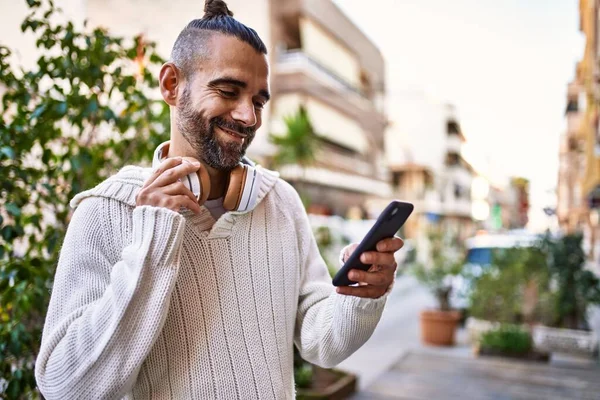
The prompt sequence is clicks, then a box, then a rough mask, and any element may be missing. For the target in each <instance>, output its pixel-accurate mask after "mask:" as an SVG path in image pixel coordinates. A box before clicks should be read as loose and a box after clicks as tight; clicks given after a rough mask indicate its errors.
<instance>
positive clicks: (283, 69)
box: [274, 50, 376, 113]
mask: <svg viewBox="0 0 600 400" xmlns="http://www.w3.org/2000/svg"><path fill="white" fill-rule="evenodd" d="M274 72H275V80H276V84H275V90H277V91H282V92H290V91H299V90H303V91H306V92H308V93H310V94H313V95H315V96H318V97H321V98H322V99H324V100H327V101H329V102H331V98H332V95H335V96H337V97H338V98H339V101H346V102H349V103H350V104H351V105H352V106H354V107H356V108H357V110H356V111H357V112H369V113H372V112H376V111H375V105H374V103H373V102H372V101H371V100H369V99H368V98H367V97H366V96H365V94H364V93H363V91H362V90H361V89H360V88H358V87H356V86H354V85H352V84H351V83H349V82H347V81H346V80H344V79H343V78H341V77H340V76H338V75H336V74H335V73H334V72H333V71H331V70H329V69H328V68H327V67H325V66H324V65H322V64H321V63H319V62H318V61H316V60H314V59H312V58H311V57H309V56H308V55H307V54H306V53H304V52H303V51H302V50H290V51H285V52H282V53H281V54H279V56H278V58H277V62H276V65H275V68H274ZM339 101H338V102H335V103H339ZM349 111H350V112H352V110H349Z"/></svg>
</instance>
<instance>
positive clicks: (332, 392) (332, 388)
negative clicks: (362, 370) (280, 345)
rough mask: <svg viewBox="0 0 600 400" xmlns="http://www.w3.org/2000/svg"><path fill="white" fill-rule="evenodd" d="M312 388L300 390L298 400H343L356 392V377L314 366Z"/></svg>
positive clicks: (347, 373)
mask: <svg viewBox="0 0 600 400" xmlns="http://www.w3.org/2000/svg"><path fill="white" fill-rule="evenodd" d="M313 371H314V375H313V380H312V385H311V387H310V388H306V389H298V390H297V392H296V398H297V399H298V400H317V399H322V400H325V399H327V400H343V399H346V398H348V397H350V395H352V394H353V393H354V392H356V375H354V374H351V373H349V372H345V371H340V370H336V369H324V368H319V367H316V366H313Z"/></svg>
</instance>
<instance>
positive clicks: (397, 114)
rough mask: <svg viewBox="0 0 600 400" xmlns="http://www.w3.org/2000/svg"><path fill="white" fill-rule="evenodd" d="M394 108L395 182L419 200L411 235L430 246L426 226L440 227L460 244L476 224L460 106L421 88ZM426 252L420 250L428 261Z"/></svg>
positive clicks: (389, 151)
mask: <svg viewBox="0 0 600 400" xmlns="http://www.w3.org/2000/svg"><path fill="white" fill-rule="evenodd" d="M389 112H390V115H392V116H393V118H394V121H398V122H394V123H393V124H392V127H391V128H390V129H389V130H388V132H387V134H386V157H387V161H388V165H389V168H390V170H391V173H392V186H393V189H394V190H395V195H396V196H397V197H399V198H401V199H406V200H407V201H410V202H413V203H414V204H415V215H413V216H412V217H411V218H410V219H409V223H408V224H407V226H406V231H405V235H406V237H408V238H412V239H416V241H417V246H418V247H417V249H419V248H421V249H425V248H426V247H423V246H422V245H420V244H422V243H425V242H426V240H425V239H426V234H427V228H428V227H429V226H438V227H441V228H442V229H443V231H444V232H445V233H446V234H447V235H449V237H450V238H451V240H453V241H454V242H455V244H457V245H459V246H460V245H461V244H462V242H463V241H464V239H465V238H467V237H469V236H470V235H472V234H473V233H474V232H475V228H476V224H475V221H474V219H473V211H474V210H473V202H472V198H471V186H472V182H473V179H474V177H475V176H476V173H475V171H474V170H473V168H472V167H471V165H470V164H469V163H468V162H467V161H466V160H465V158H464V157H463V154H462V147H463V144H464V143H465V140H466V139H465V137H464V135H463V133H462V131H461V128H460V123H459V119H458V116H457V114H456V110H455V109H454V107H453V106H451V105H448V104H443V103H440V102H436V101H434V100H432V99H429V98H427V96H425V95H424V94H423V93H421V92H406V93H402V94H399V95H397V96H396V97H395V98H394V103H393V107H391V108H390V110H389ZM486 217H487V216H486ZM419 243H420V244H419ZM422 253H423V252H419V250H417V255H418V257H419V258H420V259H421V260H425V259H424V258H423V257H425V255H424V254H422Z"/></svg>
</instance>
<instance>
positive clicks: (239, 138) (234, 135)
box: [217, 126, 247, 142]
mask: <svg viewBox="0 0 600 400" xmlns="http://www.w3.org/2000/svg"><path fill="white" fill-rule="evenodd" d="M217 128H219V129H220V130H221V131H223V132H224V133H226V134H227V135H228V136H230V137H232V138H234V139H236V140H237V141H241V142H243V141H244V139H246V137H247V136H246V135H243V134H241V133H239V132H234V131H231V130H229V129H227V128H223V127H221V126H217Z"/></svg>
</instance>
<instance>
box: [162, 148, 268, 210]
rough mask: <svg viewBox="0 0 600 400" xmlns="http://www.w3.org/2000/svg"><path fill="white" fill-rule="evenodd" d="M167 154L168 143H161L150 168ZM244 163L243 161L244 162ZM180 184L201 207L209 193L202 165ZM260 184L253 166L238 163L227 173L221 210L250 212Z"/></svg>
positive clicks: (205, 172) (208, 178)
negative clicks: (192, 195)
mask: <svg viewBox="0 0 600 400" xmlns="http://www.w3.org/2000/svg"><path fill="white" fill-rule="evenodd" d="M168 153H169V142H168V141H167V142H164V143H161V144H160V145H159V146H158V147H157V148H156V150H155V151H154V157H153V158H152V168H156V167H158V166H159V165H160V163H161V162H163V161H164V160H165V158H166V156H167V154H168ZM186 158H187V159H188V161H192V160H193V161H196V160H195V159H193V158H191V157H183V160H184V161H185V160H186ZM244 161H245V160H244ZM181 182H183V184H184V185H185V187H187V188H188V189H190V191H191V192H192V193H194V196H196V200H198V204H200V205H202V204H204V202H205V201H206V199H208V194H209V193H210V177H209V175H208V172H207V171H206V168H204V166H203V165H201V166H200V169H199V170H198V171H197V172H196V173H192V174H189V175H187V176H186V177H185V178H182V179H181ZM261 182H262V173H261V172H260V170H259V169H258V168H256V167H255V166H254V165H250V164H249V163H248V162H240V163H239V164H238V165H237V166H236V167H235V168H233V169H232V170H231V172H230V173H229V181H228V182H227V186H226V188H225V198H224V199H223V208H225V209H226V210H227V211H239V212H246V211H251V210H253V209H254V207H255V206H256V198H257V196H258V189H259V188H260V184H261Z"/></svg>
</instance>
